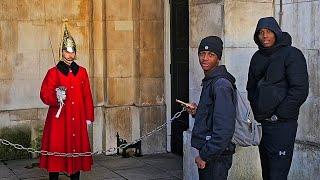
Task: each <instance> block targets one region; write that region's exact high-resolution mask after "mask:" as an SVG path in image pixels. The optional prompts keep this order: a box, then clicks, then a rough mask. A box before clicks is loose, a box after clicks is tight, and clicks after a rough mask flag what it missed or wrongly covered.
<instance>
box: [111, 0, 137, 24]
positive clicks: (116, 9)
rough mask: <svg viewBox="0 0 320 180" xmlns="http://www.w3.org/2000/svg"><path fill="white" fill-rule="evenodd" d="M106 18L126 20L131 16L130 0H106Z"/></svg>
mask: <svg viewBox="0 0 320 180" xmlns="http://www.w3.org/2000/svg"><path fill="white" fill-rule="evenodd" d="M106 13H107V20H128V19H131V18H132V0H107V1H106Z"/></svg>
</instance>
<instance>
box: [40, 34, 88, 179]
mask: <svg viewBox="0 0 320 180" xmlns="http://www.w3.org/2000/svg"><path fill="white" fill-rule="evenodd" d="M75 57H76V44H75V42H74V40H73V38H72V36H71V35H70V34H69V32H68V30H67V28H65V31H64V36H63V42H62V59H61V61H60V62H59V63H58V64H57V65H56V66H55V67H52V68H51V69H49V70H48V72H47V74H46V77H45V78H44V80H43V82H42V85H41V91H40V97H41V100H42V101H43V103H45V104H47V105H49V110H48V114H47V119H46V122H45V126H44V130H43V137H42V145H41V150H43V151H48V152H57V153H77V154H79V153H85V152H91V149H90V142H89V136H88V131H87V124H90V123H91V122H93V120H94V109H93V101H92V95H91V90H90V84H89V78H88V74H87V71H86V69H85V68H83V67H81V66H79V65H78V64H76V63H75V62H74V60H75ZM92 163H93V161H92V156H90V155H89V156H81V157H70V156H69V157H64V156H61V157H60V156H53V155H41V156H40V165H39V167H40V168H44V169H46V170H47V171H48V172H49V179H50V180H58V178H59V172H64V173H67V174H69V175H70V179H71V180H78V179H80V171H90V170H91V165H92Z"/></svg>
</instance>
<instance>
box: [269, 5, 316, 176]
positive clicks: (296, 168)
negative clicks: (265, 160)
mask: <svg viewBox="0 0 320 180" xmlns="http://www.w3.org/2000/svg"><path fill="white" fill-rule="evenodd" d="M275 3H276V5H275V17H276V19H277V20H280V15H279V14H280V1H279V0H277V1H276V2H275ZM282 13H283V15H282V17H281V28H282V30H283V31H286V32H288V33H289V34H290V35H291V36H292V43H293V46H295V47H297V48H299V49H300V50H301V51H302V52H303V54H304V56H305V58H306V60H307V66H308V72H309V83H310V86H309V96H308V98H307V100H306V102H305V103H304V104H303V105H302V107H301V108H300V115H299V120H298V124H299V125H298V132H297V138H296V143H295V149H294V153H293V160H292V166H291V169H290V173H289V177H288V179H317V178H319V177H320V133H319V128H320V124H319V115H320V113H319V104H320V101H319V97H320V83H319V82H320V81H319V78H320V74H319V69H320V64H319V60H320V35H319V33H318V32H320V18H319V16H320V2H319V1H312V2H304V1H297V2H296V1H294V2H293V1H288V2H286V1H283V8H282ZM302 167H303V168H302Z"/></svg>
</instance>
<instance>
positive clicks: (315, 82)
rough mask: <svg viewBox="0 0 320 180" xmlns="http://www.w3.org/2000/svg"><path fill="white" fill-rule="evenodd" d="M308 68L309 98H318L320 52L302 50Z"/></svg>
mask: <svg viewBox="0 0 320 180" xmlns="http://www.w3.org/2000/svg"><path fill="white" fill-rule="evenodd" d="M302 52H303V54H304V56H305V58H306V60H307V66H308V73H309V97H320V71H319V70H320V63H319V59H320V50H302Z"/></svg>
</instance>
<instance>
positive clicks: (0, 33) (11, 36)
mask: <svg viewBox="0 0 320 180" xmlns="http://www.w3.org/2000/svg"><path fill="white" fill-rule="evenodd" d="M1 12H2V11H1ZM17 34H18V22H17V21H4V20H3V21H0V49H2V50H3V51H5V52H6V53H9V54H11V53H13V52H14V53H16V50H17V48H18V43H17V42H18V36H17Z"/></svg>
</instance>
